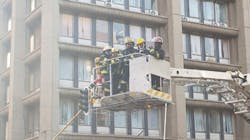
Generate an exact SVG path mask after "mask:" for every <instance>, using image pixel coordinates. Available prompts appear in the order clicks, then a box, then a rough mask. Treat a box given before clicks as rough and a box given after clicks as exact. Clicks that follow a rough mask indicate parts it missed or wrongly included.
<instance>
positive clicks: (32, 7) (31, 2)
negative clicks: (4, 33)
mask: <svg viewBox="0 0 250 140" xmlns="http://www.w3.org/2000/svg"><path fill="white" fill-rule="evenodd" d="M35 8H36V0H30V12H32V11H34V10H35Z"/></svg>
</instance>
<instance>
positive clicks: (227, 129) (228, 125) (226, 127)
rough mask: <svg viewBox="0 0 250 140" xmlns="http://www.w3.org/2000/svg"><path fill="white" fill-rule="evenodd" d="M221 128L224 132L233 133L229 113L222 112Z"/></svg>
mask: <svg viewBox="0 0 250 140" xmlns="http://www.w3.org/2000/svg"><path fill="white" fill-rule="evenodd" d="M223 128H224V133H225V134H232V133H233V120H232V114H231V113H223Z"/></svg>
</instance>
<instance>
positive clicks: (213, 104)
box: [186, 99, 232, 110]
mask: <svg viewBox="0 0 250 140" xmlns="http://www.w3.org/2000/svg"><path fill="white" fill-rule="evenodd" d="M186 104H187V106H192V107H204V108H216V109H223V110H232V108H231V107H230V106H229V105H226V104H224V103H223V102H218V101H211V100H196V99H186Z"/></svg>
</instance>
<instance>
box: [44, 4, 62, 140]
mask: <svg viewBox="0 0 250 140" xmlns="http://www.w3.org/2000/svg"><path fill="white" fill-rule="evenodd" d="M58 1H59V0H43V1H42V24H41V29H42V38H41V39H42V45H41V46H42V47H41V94H40V132H41V133H40V139H41V140H49V139H51V138H52V137H53V136H54V135H55V133H56V132H57V131H58V129H59V92H58V87H59V85H58V83H59V78H58V77H59V68H58V67H59V49H58V42H57V41H58V29H59V25H60V23H59V20H60V15H59V4H58Z"/></svg>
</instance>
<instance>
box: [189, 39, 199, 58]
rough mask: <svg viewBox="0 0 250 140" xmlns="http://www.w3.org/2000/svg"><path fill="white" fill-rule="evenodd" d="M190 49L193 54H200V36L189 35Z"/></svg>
mask: <svg viewBox="0 0 250 140" xmlns="http://www.w3.org/2000/svg"><path fill="white" fill-rule="evenodd" d="M190 39H191V50H192V54H194V55H199V56H200V55H201V40H200V36H196V35H191V36H190Z"/></svg>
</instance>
